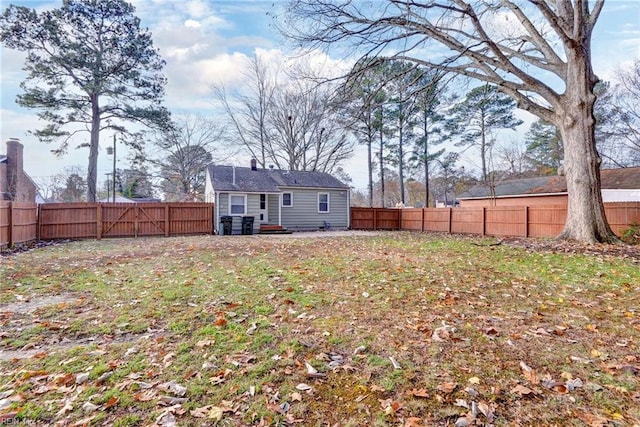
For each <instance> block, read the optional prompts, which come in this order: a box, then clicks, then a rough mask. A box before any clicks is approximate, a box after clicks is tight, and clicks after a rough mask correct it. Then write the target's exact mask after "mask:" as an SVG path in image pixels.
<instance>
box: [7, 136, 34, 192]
mask: <svg viewBox="0 0 640 427" xmlns="http://www.w3.org/2000/svg"><path fill="white" fill-rule="evenodd" d="M23 159H24V146H23V145H22V144H21V143H20V140H18V139H17V138H9V140H8V141H7V154H6V155H0V200H9V201H13V202H20V203H35V202H36V193H37V190H36V184H35V183H34V182H33V180H32V179H31V178H29V175H27V174H26V173H25V171H24V160H23Z"/></svg>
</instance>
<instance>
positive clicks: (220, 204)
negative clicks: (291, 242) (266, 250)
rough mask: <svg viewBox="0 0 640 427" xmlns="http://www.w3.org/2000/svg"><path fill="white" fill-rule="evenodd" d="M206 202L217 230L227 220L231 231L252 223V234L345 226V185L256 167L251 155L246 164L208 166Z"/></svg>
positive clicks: (347, 201) (347, 218)
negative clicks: (212, 212)
mask: <svg viewBox="0 0 640 427" xmlns="http://www.w3.org/2000/svg"><path fill="white" fill-rule="evenodd" d="M205 200H206V201H207V202H213V203H215V211H214V216H215V218H214V224H216V225H217V226H218V227H220V228H219V229H218V232H219V233H221V231H222V230H223V227H222V225H221V221H222V219H225V221H227V220H228V219H229V218H231V221H232V233H233V234H239V233H241V232H243V231H245V230H243V221H244V222H245V224H246V223H250V222H251V221H253V228H252V230H251V231H252V232H258V231H260V230H263V231H266V230H281V229H283V230H284V229H286V230H291V231H303V230H318V229H324V228H328V227H331V228H334V229H347V228H349V226H350V208H349V206H350V191H349V186H347V185H345V184H343V183H342V182H340V181H339V180H338V179H336V178H334V177H333V176H331V175H329V174H328V173H324V172H308V171H288V170H279V169H273V168H269V169H261V168H258V167H257V166H256V160H255V159H254V160H252V161H251V167H237V166H222V165H214V164H211V165H209V166H208V168H207V174H206V185H205ZM251 218H253V220H251ZM247 220H249V221H247ZM247 231H248V230H247Z"/></svg>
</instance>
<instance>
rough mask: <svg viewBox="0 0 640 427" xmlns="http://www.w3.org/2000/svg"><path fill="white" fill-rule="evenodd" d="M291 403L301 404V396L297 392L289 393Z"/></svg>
mask: <svg viewBox="0 0 640 427" xmlns="http://www.w3.org/2000/svg"><path fill="white" fill-rule="evenodd" d="M291 401H292V402H302V395H301V394H300V393H298V392H297V391H294V392H293V393H291Z"/></svg>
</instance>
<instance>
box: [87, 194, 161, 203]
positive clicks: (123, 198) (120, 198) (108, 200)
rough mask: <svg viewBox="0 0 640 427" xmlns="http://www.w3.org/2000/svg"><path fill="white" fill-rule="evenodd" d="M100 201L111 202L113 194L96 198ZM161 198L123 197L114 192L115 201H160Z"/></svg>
mask: <svg viewBox="0 0 640 427" xmlns="http://www.w3.org/2000/svg"><path fill="white" fill-rule="evenodd" d="M98 202H100V203H113V195H111V196H109V197H105V198H104V199H100V200H98ZM160 202H161V200H160V199H157V198H155V197H131V198H129V197H124V196H123V195H121V194H116V201H115V203H160Z"/></svg>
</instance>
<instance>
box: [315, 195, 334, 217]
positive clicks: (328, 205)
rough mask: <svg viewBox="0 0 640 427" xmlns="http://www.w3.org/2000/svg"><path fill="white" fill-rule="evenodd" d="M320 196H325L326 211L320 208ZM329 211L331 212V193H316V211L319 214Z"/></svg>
mask: <svg viewBox="0 0 640 427" xmlns="http://www.w3.org/2000/svg"><path fill="white" fill-rule="evenodd" d="M321 196H327V210H326V211H322V210H320V197H321ZM330 212H331V194H330V193H318V213H319V214H325V213H330Z"/></svg>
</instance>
